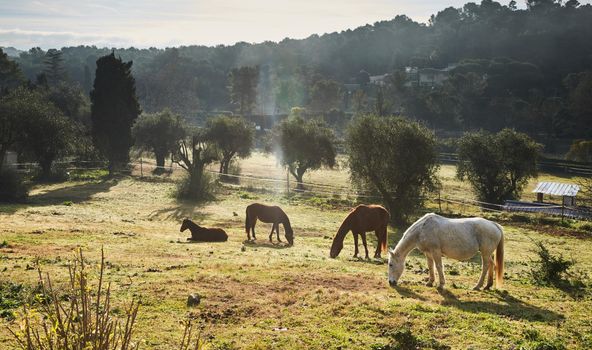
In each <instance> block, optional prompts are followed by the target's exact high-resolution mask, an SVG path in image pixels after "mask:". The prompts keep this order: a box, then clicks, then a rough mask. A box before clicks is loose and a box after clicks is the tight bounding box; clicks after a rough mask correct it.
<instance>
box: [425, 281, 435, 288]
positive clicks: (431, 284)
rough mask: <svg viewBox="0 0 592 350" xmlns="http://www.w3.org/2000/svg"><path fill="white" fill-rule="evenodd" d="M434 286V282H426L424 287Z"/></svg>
mask: <svg viewBox="0 0 592 350" xmlns="http://www.w3.org/2000/svg"><path fill="white" fill-rule="evenodd" d="M433 286H434V282H428V283H426V287H433Z"/></svg>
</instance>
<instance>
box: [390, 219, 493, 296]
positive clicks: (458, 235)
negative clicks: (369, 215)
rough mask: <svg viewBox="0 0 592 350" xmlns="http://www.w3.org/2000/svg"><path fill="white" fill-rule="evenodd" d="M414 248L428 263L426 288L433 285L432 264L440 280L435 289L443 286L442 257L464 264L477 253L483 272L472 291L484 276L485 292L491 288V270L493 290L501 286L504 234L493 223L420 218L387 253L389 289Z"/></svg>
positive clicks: (394, 284)
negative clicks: (494, 277) (478, 253)
mask: <svg viewBox="0 0 592 350" xmlns="http://www.w3.org/2000/svg"><path fill="white" fill-rule="evenodd" d="M415 248H418V249H419V250H420V251H421V252H423V253H424V254H425V256H426V257H427V259H428V267H429V270H430V278H429V281H428V283H427V285H428V286H430V287H431V286H432V285H433V284H434V264H435V265H436V269H437V270H438V277H439V279H440V284H439V286H438V288H443V287H444V284H445V283H446V280H445V278H444V272H443V271H442V256H446V257H449V258H453V259H456V260H468V259H470V258H472V257H473V256H474V255H475V254H476V253H477V252H478V251H480V252H481V260H482V263H483V271H482V272H481V277H480V278H479V282H477V284H476V285H475V287H474V288H473V289H475V290H478V289H480V288H481V286H482V285H483V281H484V280H485V274H486V273H488V272H489V276H488V279H487V284H486V285H485V289H489V288H490V287H491V286H492V285H493V270H494V268H495V273H496V284H497V288H500V287H501V286H502V283H503V278H504V231H503V230H502V227H501V226H500V225H499V224H497V223H495V222H492V221H489V220H486V219H483V218H467V219H448V218H445V217H442V216H440V215H436V214H434V213H431V214H426V215H424V216H423V217H422V218H421V219H419V220H417V221H416V222H415V223H413V225H411V226H410V227H409V228H408V229H407V231H405V233H404V234H403V237H402V238H401V240H400V241H399V243H398V244H397V246H396V247H395V249H394V250H390V251H389V253H390V254H389V259H388V263H389V265H388V266H389V267H388V271H389V284H390V285H391V287H394V286H396V285H397V282H398V281H399V278H400V277H401V275H402V274H403V270H404V268H405V258H406V257H407V255H408V254H409V252H411V251H412V250H413V249H415ZM494 251H495V263H494V260H493V252H494ZM494 266H495V267H494Z"/></svg>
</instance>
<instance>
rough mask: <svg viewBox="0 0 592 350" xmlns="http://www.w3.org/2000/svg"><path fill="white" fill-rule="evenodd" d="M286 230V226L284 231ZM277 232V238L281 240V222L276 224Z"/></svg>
mask: <svg viewBox="0 0 592 350" xmlns="http://www.w3.org/2000/svg"><path fill="white" fill-rule="evenodd" d="M285 232H286V228H285V227H284V233H285ZM275 234H276V235H277V239H278V242H281V241H282V240H281V239H280V223H279V222H278V223H276V224H275Z"/></svg>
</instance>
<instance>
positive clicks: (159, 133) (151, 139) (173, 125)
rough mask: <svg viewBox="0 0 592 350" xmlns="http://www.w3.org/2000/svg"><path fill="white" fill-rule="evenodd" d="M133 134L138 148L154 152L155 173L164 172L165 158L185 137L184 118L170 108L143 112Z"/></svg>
mask: <svg viewBox="0 0 592 350" xmlns="http://www.w3.org/2000/svg"><path fill="white" fill-rule="evenodd" d="M132 135H133V136H134V139H135V146H136V148H138V149H139V150H140V151H146V152H152V153H153V154H154V157H155V158H156V166H157V168H156V169H155V173H158V172H162V169H163V167H164V160H165V158H166V157H167V156H169V155H171V154H172V153H173V152H174V151H175V149H176V148H177V145H178V143H179V141H180V140H182V139H183V138H184V137H185V128H184V122H183V118H182V117H181V116H179V115H175V114H173V113H172V112H171V111H170V110H169V109H165V110H164V111H162V112H160V113H155V114H143V115H142V116H140V118H138V119H137V120H136V123H135V124H134V126H133V128H132Z"/></svg>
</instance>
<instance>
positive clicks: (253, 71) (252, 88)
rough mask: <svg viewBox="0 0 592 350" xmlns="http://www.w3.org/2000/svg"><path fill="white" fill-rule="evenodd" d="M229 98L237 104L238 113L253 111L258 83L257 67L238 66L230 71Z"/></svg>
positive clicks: (243, 113) (245, 113) (244, 113)
mask: <svg viewBox="0 0 592 350" xmlns="http://www.w3.org/2000/svg"><path fill="white" fill-rule="evenodd" d="M229 80H230V99H231V102H232V104H234V105H238V112H239V113H240V115H243V116H244V115H247V114H251V113H252V112H253V108H255V103H256V102H257V84H258V83H259V67H246V66H245V67H240V68H234V69H233V70H231V71H230V76H229Z"/></svg>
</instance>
